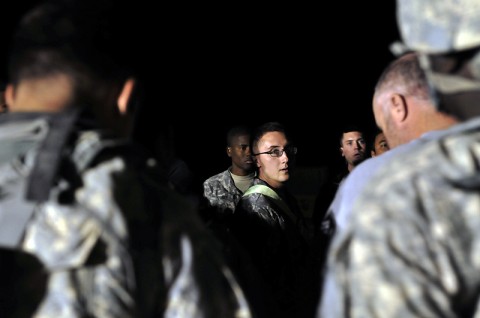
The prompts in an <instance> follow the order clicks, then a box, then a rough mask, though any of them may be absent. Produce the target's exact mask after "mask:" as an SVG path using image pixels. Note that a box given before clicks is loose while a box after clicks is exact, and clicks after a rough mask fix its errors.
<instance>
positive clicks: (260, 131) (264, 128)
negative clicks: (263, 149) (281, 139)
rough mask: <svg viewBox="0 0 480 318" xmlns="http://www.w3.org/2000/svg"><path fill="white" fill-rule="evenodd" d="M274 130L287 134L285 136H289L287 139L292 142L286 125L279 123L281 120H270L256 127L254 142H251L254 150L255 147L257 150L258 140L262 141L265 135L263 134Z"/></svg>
mask: <svg viewBox="0 0 480 318" xmlns="http://www.w3.org/2000/svg"><path fill="white" fill-rule="evenodd" d="M274 131H278V132H281V133H283V134H284V135H285V137H286V138H287V141H288V142H290V141H291V140H290V137H289V135H288V134H287V132H286V130H285V127H284V126H283V125H282V124H281V123H279V122H268V123H265V124H263V125H261V126H259V127H257V128H256V129H255V132H254V134H253V137H252V143H251V147H252V150H253V149H255V150H258V142H259V141H260V139H261V138H262V137H263V135H265V134H266V133H269V132H274Z"/></svg>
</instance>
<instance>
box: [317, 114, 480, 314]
mask: <svg viewBox="0 0 480 318" xmlns="http://www.w3.org/2000/svg"><path fill="white" fill-rule="evenodd" d="M478 145H480V119H478V118H477V119H474V120H472V121H470V122H466V123H463V124H460V125H457V126H455V127H453V128H451V129H449V130H447V131H446V135H444V137H443V138H440V139H437V140H433V141H427V142H425V143H419V144H418V145H417V146H416V147H415V148H414V149H413V150H412V151H409V152H407V153H400V154H399V157H396V158H395V160H391V161H389V162H388V163H386V164H385V165H384V166H383V167H382V168H381V169H380V170H379V171H378V172H376V173H375V174H374V176H373V177H372V179H371V180H370V181H369V183H368V184H370V185H371V186H368V185H367V186H366V187H364V188H363V189H364V190H363V192H362V193H361V195H360V196H359V198H358V200H357V201H356V203H355V204H354V207H353V210H352V222H351V224H350V225H349V227H348V228H347V231H346V232H345V233H344V234H343V235H341V236H340V237H337V238H335V240H334V243H333V245H332V247H331V251H330V254H329V255H330V257H329V269H330V270H331V271H332V273H333V283H334V284H335V285H336V288H334V290H336V291H337V293H338V294H337V295H336V298H337V299H338V300H339V301H337V302H335V303H329V304H325V307H324V308H322V311H321V312H320V311H319V313H318V316H319V317H320V316H321V317H402V318H405V317H459V318H460V317H480V308H478V290H479V289H480V277H479V275H478V273H479V272H480V232H479V231H478V229H479V228H480V209H479V206H480V194H479V192H478V189H479V188H480V179H479V178H478V176H479V174H480V168H479V166H478V164H477V162H478V160H480V147H479V146H478Z"/></svg>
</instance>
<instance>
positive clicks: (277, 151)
mask: <svg viewBox="0 0 480 318" xmlns="http://www.w3.org/2000/svg"><path fill="white" fill-rule="evenodd" d="M284 152H286V153H287V156H294V155H296V154H297V147H288V148H283V149H278V148H275V149H272V150H270V151H266V152H260V153H254V154H252V155H253V156H258V155H270V156H271V157H281V156H282V155H283V153H284Z"/></svg>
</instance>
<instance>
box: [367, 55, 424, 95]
mask: <svg viewBox="0 0 480 318" xmlns="http://www.w3.org/2000/svg"><path fill="white" fill-rule="evenodd" d="M399 84H400V85H401V86H402V87H404V88H405V92H404V94H408V95H411V96H415V97H417V98H421V99H429V98H430V93H429V83H428V81H427V78H426V76H425V72H424V71H423V69H422V68H421V66H420V63H419V61H418V56H417V54H415V53H407V54H405V55H403V56H402V57H400V58H398V59H396V60H394V61H393V62H391V63H390V64H389V65H388V66H387V67H386V68H385V70H384V71H383V72H382V74H381V75H380V78H379V79H378V81H377V84H376V86H375V93H377V92H379V91H382V90H384V89H386V88H389V87H391V86H394V85H395V86H397V85H399Z"/></svg>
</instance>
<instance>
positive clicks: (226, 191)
mask: <svg viewBox="0 0 480 318" xmlns="http://www.w3.org/2000/svg"><path fill="white" fill-rule="evenodd" d="M231 169H232V168H231V167H230V168H228V169H227V170H225V171H224V172H221V173H219V174H216V175H214V176H212V177H210V178H208V179H207V180H205V182H204V183H203V196H204V197H205V198H206V199H207V200H208V203H209V205H210V206H211V207H213V208H215V209H216V211H217V213H219V214H220V216H222V215H229V214H231V213H233V211H234V210H235V206H236V205H237V203H238V201H240V198H241V197H242V195H243V193H242V191H240V190H239V189H238V188H237V187H236V186H235V182H234V181H233V178H232V176H231Z"/></svg>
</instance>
